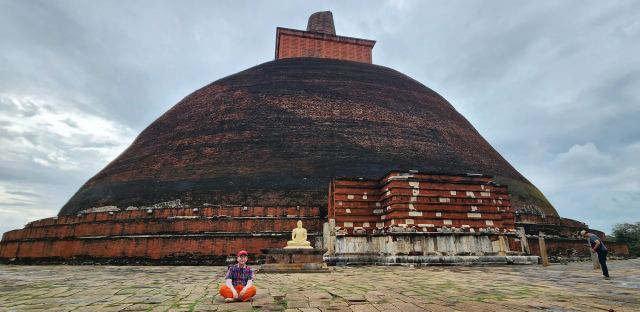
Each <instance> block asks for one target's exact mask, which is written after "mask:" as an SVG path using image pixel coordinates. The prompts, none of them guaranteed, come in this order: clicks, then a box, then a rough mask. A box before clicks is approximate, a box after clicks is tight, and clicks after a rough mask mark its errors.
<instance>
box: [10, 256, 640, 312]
mask: <svg viewBox="0 0 640 312" xmlns="http://www.w3.org/2000/svg"><path fill="white" fill-rule="evenodd" d="M609 266H610V272H611V274H612V278H610V279H602V278H599V277H598V276H599V275H600V273H599V271H595V270H593V269H592V264H591V263H589V262H578V263H570V264H568V265H559V264H556V265H551V266H549V267H542V266H539V265H534V266H502V267H415V268H412V267H376V266H368V267H346V268H332V269H333V272H332V273H331V274H256V281H255V283H254V285H256V286H257V287H258V293H257V294H256V296H255V297H254V298H253V300H251V301H249V302H242V303H228V304H225V303H223V300H222V298H221V297H220V296H219V295H218V288H219V287H220V285H222V284H224V280H223V278H224V274H225V273H226V267H202V266H201V267H184V266H183V267H143V266H16V265H9V266H7V265H0V312H4V311H154V312H156V311H162V312H164V311H296V312H312V311H313V312H326V311H331V312H335V311H349V312H353V311H358V312H360V311H363V312H364V311H366V312H368V311H403V312H405V311H406V312H410V311H437V312H440V311H442V312H449V311H567V312H571V311H640V259H634V260H626V261H623V260H620V261H610V263H609ZM254 268H258V267H254Z"/></svg>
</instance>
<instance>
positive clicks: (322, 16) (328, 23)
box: [307, 11, 336, 35]
mask: <svg viewBox="0 0 640 312" xmlns="http://www.w3.org/2000/svg"><path fill="white" fill-rule="evenodd" d="M307 31H311V32H318V33H322V34H330V35H335V34H336V28H335V25H334V24H333V14H332V13H331V12H330V11H325V12H316V13H313V14H311V16H309V22H308V23H307Z"/></svg>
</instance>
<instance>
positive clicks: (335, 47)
mask: <svg viewBox="0 0 640 312" xmlns="http://www.w3.org/2000/svg"><path fill="white" fill-rule="evenodd" d="M375 43H376V42H375V41H372V40H365V39H357V38H349V37H343V36H336V35H330V34H319V33H313V32H306V31H301V30H294V29H287V28H278V30H277V31H276V60H280V59H288V58H300V57H315V58H328V59H336V60H345V61H355V62H361V63H368V64H371V63H372V61H373V60H372V55H371V51H372V49H373V46H374V45H375Z"/></svg>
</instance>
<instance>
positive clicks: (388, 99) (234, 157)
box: [59, 58, 557, 216]
mask: <svg viewBox="0 0 640 312" xmlns="http://www.w3.org/2000/svg"><path fill="white" fill-rule="evenodd" d="M395 169H400V170H410V169H414V170H420V171H429V172H447V173H483V174H491V175H495V178H494V180H495V181H496V182H498V183H501V184H508V185H509V190H510V191H511V193H512V195H511V203H512V206H513V207H514V209H515V210H516V211H520V212H522V211H528V212H533V213H543V214H545V215H554V216H557V212H556V211H555V209H554V208H553V206H552V205H551V204H550V203H549V202H548V201H547V199H546V198H545V197H544V195H542V193H541V192H540V191H539V190H538V189H536V188H535V187H534V186H533V185H532V184H531V183H530V182H529V181H528V180H527V179H526V178H525V177H523V176H522V175H521V174H520V173H519V172H518V171H517V170H515V169H514V168H513V167H512V166H511V165H510V164H509V163H508V162H507V161H506V160H505V159H504V158H502V156H500V154H499V153H498V152H496V151H495V150H494V149H493V147H491V145H490V144H489V143H487V141H485V140H484V138H482V136H481V135H480V134H479V133H478V132H477V131H476V130H475V129H474V127H473V126H472V125H471V124H470V123H469V122H468V121H467V120H466V119H465V118H464V117H463V116H462V115H461V114H460V113H458V112H457V111H456V110H455V108H453V106H451V104H449V103H448V102H447V101H446V100H445V99H444V98H442V97H441V96H440V95H438V94H437V93H436V92H434V91H433V90H431V89H429V88H427V87H425V86H424V85H422V84H420V83H419V82H417V81H415V80H413V79H411V78H410V77H408V76H406V75H403V74H401V73H399V72H397V71H395V70H392V69H389V68H386V67H382V66H377V65H371V64H365V63H358V62H350V61H341V60H332V59H318V58H294V59H284V60H277V61H273V62H269V63H265V64H261V65H259V66H256V67H253V68H250V69H247V70H245V71H242V72H240V73H237V74H235V75H231V76H228V77H226V78H223V79H220V80H218V81H216V82H214V83H211V84H209V85H208V86H205V87H204V88H202V89H200V90H197V91H196V92H194V93H192V94H190V95H189V96H187V97H186V98H184V99H183V100H182V101H180V102H179V103H178V104H176V105H175V106H174V107H173V108H171V109H170V110H169V111H168V112H166V113H165V114H164V115H162V116H161V117H160V118H158V119H157V120H156V121H154V122H153V123H152V124H151V125H149V127H147V128H146V129H145V130H144V131H143V132H142V133H141V134H140V135H139V136H138V137H137V138H136V140H135V141H134V142H133V144H132V145H131V146H130V147H129V148H128V149H127V150H126V151H124V152H123V153H122V154H121V155H120V156H118V157H117V158H116V159H115V160H113V161H112V162H111V163H110V164H109V165H107V167H105V168H104V169H103V170H102V171H100V172H99V173H98V174H97V175H95V176H94V177H93V178H91V179H90V180H89V181H88V182H87V183H85V184H84V185H83V186H82V187H81V188H80V190H79V191H78V192H77V193H76V194H75V195H74V196H73V197H72V198H71V199H70V200H69V202H67V204H66V205H65V206H64V207H62V209H61V210H60V213H59V215H69V214H74V213H77V212H79V211H82V210H84V209H88V208H92V207H101V206H111V205H113V206H118V207H119V208H120V209H125V208H127V207H128V206H136V207H141V206H151V205H153V204H155V203H160V202H166V201H172V200H176V199H180V200H181V203H182V204H187V205H193V206H198V205H204V204H213V205H250V206H273V205H278V206H283V205H294V206H295V205H306V206H324V207H326V205H327V197H328V185H329V181H331V180H332V179H333V178H334V177H341V176H360V177H380V176H382V175H384V174H385V173H386V172H388V171H389V170H395Z"/></svg>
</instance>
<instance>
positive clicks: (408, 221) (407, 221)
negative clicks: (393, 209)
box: [404, 219, 413, 224]
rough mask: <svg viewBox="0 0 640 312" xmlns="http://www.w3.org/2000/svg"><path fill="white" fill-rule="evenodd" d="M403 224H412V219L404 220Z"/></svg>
mask: <svg viewBox="0 0 640 312" xmlns="http://www.w3.org/2000/svg"><path fill="white" fill-rule="evenodd" d="M404 223H406V224H413V219H404Z"/></svg>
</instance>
